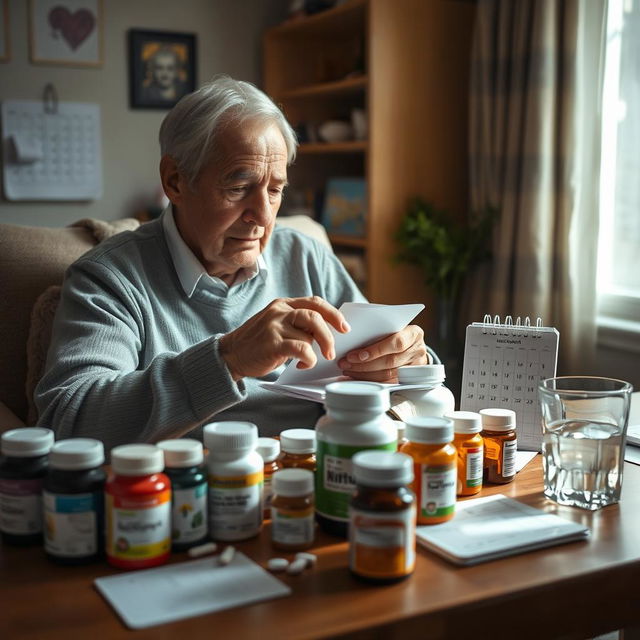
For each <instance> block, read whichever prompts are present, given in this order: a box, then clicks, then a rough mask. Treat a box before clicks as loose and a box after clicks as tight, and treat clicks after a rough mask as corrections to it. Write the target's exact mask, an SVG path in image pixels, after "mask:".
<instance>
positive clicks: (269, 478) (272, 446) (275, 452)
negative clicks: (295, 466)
mask: <svg viewBox="0 0 640 640" xmlns="http://www.w3.org/2000/svg"><path fill="white" fill-rule="evenodd" d="M256 451H257V452H258V453H259V454H260V457H261V458H262V462H263V463H264V467H263V469H262V471H263V473H264V486H263V489H262V492H263V503H264V518H265V520H268V519H269V518H271V498H272V495H273V474H274V473H275V472H276V471H279V470H280V469H282V467H281V466H280V462H279V461H278V456H279V455H280V440H276V439H275V438H258V446H257V447H256Z"/></svg>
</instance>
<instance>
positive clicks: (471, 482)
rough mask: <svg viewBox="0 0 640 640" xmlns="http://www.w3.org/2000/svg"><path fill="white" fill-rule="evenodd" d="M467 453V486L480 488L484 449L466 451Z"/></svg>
mask: <svg viewBox="0 0 640 640" xmlns="http://www.w3.org/2000/svg"><path fill="white" fill-rule="evenodd" d="M465 451H466V454H467V465H466V470H465V471H466V476H465V486H466V487H479V486H480V485H481V484H482V460H483V453H482V447H475V448H473V449H466V450H465Z"/></svg>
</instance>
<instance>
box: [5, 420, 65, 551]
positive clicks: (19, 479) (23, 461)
mask: <svg viewBox="0 0 640 640" xmlns="http://www.w3.org/2000/svg"><path fill="white" fill-rule="evenodd" d="M52 446H53V431H51V429H43V428H42V427H21V428H19V429H11V430H10V431H5V433H3V434H2V439H1V440H0V452H1V453H2V458H1V459H0V533H2V540H3V541H4V542H6V543H7V544H15V545H30V544H40V543H41V542H42V480H43V479H44V477H45V475H46V473H47V465H48V454H49V450H50V449H51V447H52Z"/></svg>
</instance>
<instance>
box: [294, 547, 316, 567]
mask: <svg viewBox="0 0 640 640" xmlns="http://www.w3.org/2000/svg"><path fill="white" fill-rule="evenodd" d="M295 559H296V560H304V561H305V562H306V563H307V567H315V566H316V563H317V562H318V556H316V555H315V554H313V553H308V552H306V551H299V552H298V553H296V557H295Z"/></svg>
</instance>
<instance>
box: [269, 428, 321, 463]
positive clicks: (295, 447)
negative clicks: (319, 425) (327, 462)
mask: <svg viewBox="0 0 640 640" xmlns="http://www.w3.org/2000/svg"><path fill="white" fill-rule="evenodd" d="M280 448H281V450H282V453H281V454H280V456H279V457H278V462H279V464H280V466H281V467H282V468H283V469H307V470H309V471H313V472H314V473H315V470H316V432H315V431H314V430H313V429H287V430H286V431H283V432H282V433H281V434H280Z"/></svg>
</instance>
